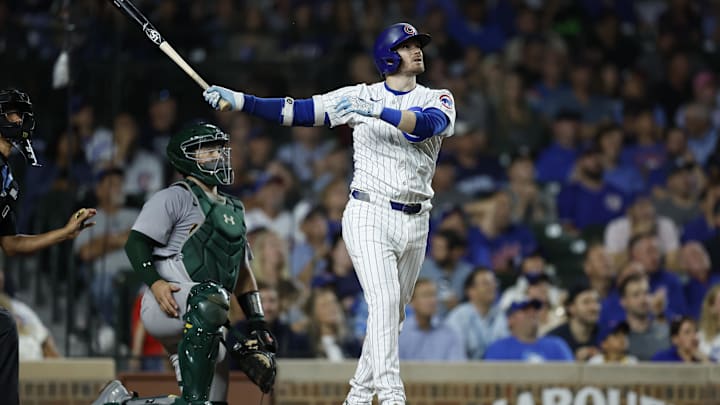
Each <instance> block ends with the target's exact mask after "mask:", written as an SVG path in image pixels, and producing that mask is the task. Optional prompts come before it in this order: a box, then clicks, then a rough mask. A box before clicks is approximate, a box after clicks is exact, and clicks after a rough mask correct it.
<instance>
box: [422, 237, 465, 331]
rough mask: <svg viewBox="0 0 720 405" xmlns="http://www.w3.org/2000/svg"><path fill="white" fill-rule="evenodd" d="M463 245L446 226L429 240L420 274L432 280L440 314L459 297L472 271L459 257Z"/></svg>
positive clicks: (450, 306)
mask: <svg viewBox="0 0 720 405" xmlns="http://www.w3.org/2000/svg"><path fill="white" fill-rule="evenodd" d="M466 247H467V242H466V241H465V239H464V238H463V237H462V236H460V235H459V234H458V233H457V232H455V231H452V230H449V229H447V230H442V231H438V232H437V233H435V234H433V235H432V237H431V239H430V255H429V256H428V257H426V258H425V261H424V262H423V265H422V267H421V268H420V277H423V278H427V279H429V280H431V281H433V282H434V283H435V286H436V289H437V293H438V300H439V301H438V304H439V306H438V315H439V316H440V317H444V316H445V314H447V312H448V311H449V310H451V309H453V308H454V307H455V306H456V305H457V304H458V303H459V302H460V301H461V300H462V299H463V295H464V287H463V286H464V284H465V280H466V279H467V277H468V276H469V275H470V273H472V270H473V269H472V265H471V264H470V263H468V262H466V261H465V260H463V257H464V256H465V251H466Z"/></svg>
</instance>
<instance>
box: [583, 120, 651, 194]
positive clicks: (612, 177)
mask: <svg viewBox="0 0 720 405" xmlns="http://www.w3.org/2000/svg"><path fill="white" fill-rule="evenodd" d="M624 138H625V135H624V133H623V129H622V127H620V126H619V125H617V124H604V125H601V126H599V127H598V130H597V134H596V135H595V139H594V143H595V145H597V148H598V151H599V153H600V162H601V163H602V166H603V173H604V175H603V177H604V180H605V182H606V183H607V184H610V185H612V186H614V187H617V188H618V189H619V190H620V191H622V192H623V193H625V194H627V195H633V194H636V193H640V192H643V191H645V188H646V186H645V179H644V178H643V176H642V174H641V173H640V171H638V170H637V168H635V166H632V165H628V164H625V163H624V162H622V160H621V159H620V155H621V152H622V148H623V143H624Z"/></svg>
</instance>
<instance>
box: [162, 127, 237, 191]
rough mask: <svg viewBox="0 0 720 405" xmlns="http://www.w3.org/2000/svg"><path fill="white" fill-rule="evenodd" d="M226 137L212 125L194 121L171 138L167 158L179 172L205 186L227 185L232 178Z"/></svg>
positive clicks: (230, 182) (229, 149)
mask: <svg viewBox="0 0 720 405" xmlns="http://www.w3.org/2000/svg"><path fill="white" fill-rule="evenodd" d="M229 140H230V137H229V136H228V134H226V133H225V132H223V131H222V130H221V129H220V128H218V127H216V126H215V125H212V124H195V125H192V126H189V127H187V128H185V129H183V130H182V131H180V132H179V133H177V134H176V135H174V136H173V137H172V138H171V139H170V142H169V143H168V147H167V155H168V159H169V160H170V163H171V164H172V165H173V166H174V167H175V168H176V169H177V170H178V171H179V172H180V173H182V174H184V175H186V176H192V177H195V178H197V179H198V180H200V181H202V182H203V183H205V184H207V185H210V186H216V185H221V184H222V185H229V184H232V183H233V180H234V175H233V170H232V165H231V164H230V151H231V148H230V146H229V145H228V143H229Z"/></svg>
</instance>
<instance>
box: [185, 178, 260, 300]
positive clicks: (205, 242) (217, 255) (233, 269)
mask: <svg viewBox="0 0 720 405" xmlns="http://www.w3.org/2000/svg"><path fill="white" fill-rule="evenodd" d="M182 183H184V185H185V186H186V187H188V188H189V189H190V191H192V193H193V194H194V195H195V198H196V199H197V202H198V204H199V205H200V208H201V209H202V212H203V214H204V215H205V222H203V224H202V225H200V226H199V227H198V228H197V229H195V231H194V232H193V233H192V235H190V237H189V238H188V240H187V241H186V242H185V244H184V245H183V248H182V254H183V264H184V265H185V269H186V270H187V272H188V274H189V275H190V278H192V279H193V280H194V281H197V282H202V281H206V280H213V281H215V282H217V283H220V284H221V285H222V286H223V287H224V288H225V289H227V290H228V291H233V290H234V289H235V282H236V281H237V278H238V271H239V268H240V265H241V264H243V262H244V261H245V250H246V247H247V232H246V230H247V228H246V226H245V208H244V207H243V205H242V203H241V202H240V201H239V200H236V199H234V198H232V197H230V196H228V195H224V197H225V201H224V202H221V201H213V200H211V199H210V197H208V196H207V195H206V194H205V192H204V191H203V190H202V189H201V188H200V186H198V185H197V184H195V183H193V182H191V181H183V182H182Z"/></svg>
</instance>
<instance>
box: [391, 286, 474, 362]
mask: <svg viewBox="0 0 720 405" xmlns="http://www.w3.org/2000/svg"><path fill="white" fill-rule="evenodd" d="M437 296H438V292H437V288H436V287H435V283H434V282H432V281H431V280H428V279H426V278H420V279H418V281H417V283H415V290H414V291H413V296H412V300H411V301H410V306H411V307H412V314H411V315H409V316H408V317H407V318H406V319H405V322H403V328H402V331H401V332H400V344H399V351H400V360H416V361H418V360H419V361H465V360H467V355H466V353H465V350H464V347H463V342H462V339H461V338H460V335H459V334H458V333H457V332H456V331H455V330H454V329H452V328H451V327H449V326H447V325H446V324H444V323H443V322H442V321H440V320H439V319H438V318H437V317H436V315H437V308H438V305H437V304H438V301H437Z"/></svg>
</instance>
